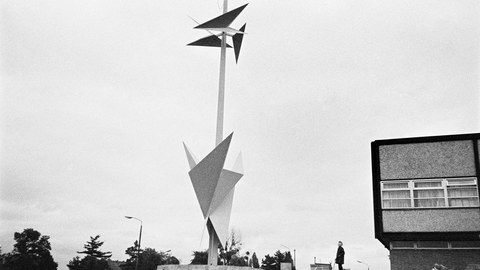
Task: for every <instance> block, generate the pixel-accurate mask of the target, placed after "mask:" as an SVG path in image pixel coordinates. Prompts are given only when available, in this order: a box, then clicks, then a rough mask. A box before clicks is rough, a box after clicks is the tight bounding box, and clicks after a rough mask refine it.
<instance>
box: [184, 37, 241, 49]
mask: <svg viewBox="0 0 480 270" xmlns="http://www.w3.org/2000/svg"><path fill="white" fill-rule="evenodd" d="M187 46H204V47H222V40H221V39H220V38H219V37H218V36H216V35H211V36H208V37H204V38H201V39H199V40H197V41H194V42H192V43H189V44H187ZM231 47H232V46H230V45H229V44H227V48H231Z"/></svg>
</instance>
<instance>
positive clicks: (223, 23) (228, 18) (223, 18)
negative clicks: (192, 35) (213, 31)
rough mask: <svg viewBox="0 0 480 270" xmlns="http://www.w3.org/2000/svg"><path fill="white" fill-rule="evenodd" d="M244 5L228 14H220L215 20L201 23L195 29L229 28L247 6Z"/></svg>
mask: <svg viewBox="0 0 480 270" xmlns="http://www.w3.org/2000/svg"><path fill="white" fill-rule="evenodd" d="M247 5H248V4H245V5H243V6H241V7H238V8H236V9H233V10H230V11H229V12H227V13H225V14H222V15H220V16H218V17H216V18H213V19H211V20H210V21H208V22H205V23H202V24H200V25H198V26H196V27H195V28H196V29H204V28H225V27H228V26H230V24H231V23H232V22H233V21H234V20H235V18H237V16H238V15H239V14H240V12H242V10H243V9H244V8H245V7H246V6H247Z"/></svg>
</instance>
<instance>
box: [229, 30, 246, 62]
mask: <svg viewBox="0 0 480 270" xmlns="http://www.w3.org/2000/svg"><path fill="white" fill-rule="evenodd" d="M246 26H247V24H244V25H243V26H242V28H240V31H241V32H245V27H246ZM232 39H233V50H234V51H235V61H236V63H238V57H239V56H240V48H241V47H242V40H243V34H235V35H233V37H232Z"/></svg>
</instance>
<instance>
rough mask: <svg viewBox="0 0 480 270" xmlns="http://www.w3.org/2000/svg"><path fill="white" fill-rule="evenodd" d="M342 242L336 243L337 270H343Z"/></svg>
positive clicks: (343, 252)
mask: <svg viewBox="0 0 480 270" xmlns="http://www.w3.org/2000/svg"><path fill="white" fill-rule="evenodd" d="M342 246H343V243H342V241H338V249H337V257H335V263H336V264H338V270H343V262H344V258H345V250H343V247H342Z"/></svg>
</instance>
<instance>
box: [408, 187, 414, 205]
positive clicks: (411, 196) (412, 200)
mask: <svg viewBox="0 0 480 270" xmlns="http://www.w3.org/2000/svg"><path fill="white" fill-rule="evenodd" d="M414 186H415V185H414V183H413V181H408V189H410V207H411V208H415V199H414V198H413V187H414Z"/></svg>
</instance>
